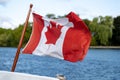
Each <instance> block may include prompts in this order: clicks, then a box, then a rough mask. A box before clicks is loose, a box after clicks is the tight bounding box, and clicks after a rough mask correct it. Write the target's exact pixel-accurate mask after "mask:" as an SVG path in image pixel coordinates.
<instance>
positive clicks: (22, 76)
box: [0, 71, 59, 80]
mask: <svg viewBox="0 0 120 80" xmlns="http://www.w3.org/2000/svg"><path fill="white" fill-rule="evenodd" d="M0 80H59V79H57V78H53V77H47V76H38V75H32V74H26V73H18V72H8V71H0Z"/></svg>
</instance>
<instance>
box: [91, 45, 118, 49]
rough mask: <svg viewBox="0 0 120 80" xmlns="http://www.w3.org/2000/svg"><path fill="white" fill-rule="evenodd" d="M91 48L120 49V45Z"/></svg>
mask: <svg viewBox="0 0 120 80" xmlns="http://www.w3.org/2000/svg"><path fill="white" fill-rule="evenodd" d="M90 48H93V49H94V48H95V49H120V46H90Z"/></svg>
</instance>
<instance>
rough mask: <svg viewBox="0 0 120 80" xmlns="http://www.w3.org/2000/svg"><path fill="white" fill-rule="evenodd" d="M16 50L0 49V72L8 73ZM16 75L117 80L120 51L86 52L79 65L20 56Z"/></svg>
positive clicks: (119, 72) (96, 50) (119, 78)
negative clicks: (19, 73)
mask: <svg viewBox="0 0 120 80" xmlns="http://www.w3.org/2000/svg"><path fill="white" fill-rule="evenodd" d="M15 53H16V48H4V47H0V70H4V71H10V70H11V67H12V64H13V60H14V56H15ZM15 71H16V72H22V73H29V74H36V75H41V76H50V77H56V74H63V75H65V77H66V78H67V80H120V49H89V51H88V54H87V56H86V57H85V59H84V60H83V61H82V62H76V63H71V62H68V61H64V60H60V59H56V58H52V57H43V56H42V57H40V56H35V55H28V54H20V57H19V60H18V63H17V67H16V70H15Z"/></svg>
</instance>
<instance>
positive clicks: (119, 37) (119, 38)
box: [112, 16, 120, 45]
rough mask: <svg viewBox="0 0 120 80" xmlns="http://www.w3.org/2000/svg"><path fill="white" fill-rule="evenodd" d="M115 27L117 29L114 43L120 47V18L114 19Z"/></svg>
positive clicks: (114, 32)
mask: <svg viewBox="0 0 120 80" xmlns="http://www.w3.org/2000/svg"><path fill="white" fill-rule="evenodd" d="M113 25H114V26H115V28H114V29H113V37H112V42H113V43H114V44H115V45H120V16H117V17H116V18H114V23H113Z"/></svg>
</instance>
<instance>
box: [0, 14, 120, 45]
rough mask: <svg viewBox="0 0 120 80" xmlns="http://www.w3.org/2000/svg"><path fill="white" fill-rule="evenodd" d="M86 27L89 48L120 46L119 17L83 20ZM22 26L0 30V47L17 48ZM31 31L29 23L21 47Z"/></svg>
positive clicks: (52, 15)
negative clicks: (90, 38) (89, 36)
mask: <svg viewBox="0 0 120 80" xmlns="http://www.w3.org/2000/svg"><path fill="white" fill-rule="evenodd" d="M46 17H48V18H54V19H55V18H63V17H65V15H64V16H57V17H56V16H55V15H54V14H47V15H46ZM83 21H84V22H85V24H86V25H87V26H88V28H89V30H90V32H91V35H92V41H91V44H90V45H91V46H120V16H117V17H114V18H113V17H111V16H105V17H103V16H99V17H95V18H93V20H88V19H83ZM23 26H24V24H20V25H19V26H18V27H17V28H15V29H13V30H12V29H4V28H0V46H1V47H17V46H18V44H19V40H20V37H21V33H22V30H23ZM31 31H32V22H29V24H28V27H27V30H26V33H25V37H24V41H23V46H24V45H25V44H26V43H27V41H28V40H29V37H30V34H31Z"/></svg>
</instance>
